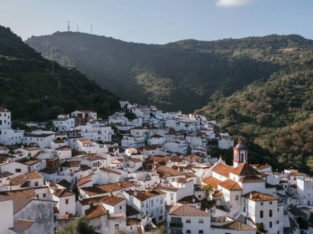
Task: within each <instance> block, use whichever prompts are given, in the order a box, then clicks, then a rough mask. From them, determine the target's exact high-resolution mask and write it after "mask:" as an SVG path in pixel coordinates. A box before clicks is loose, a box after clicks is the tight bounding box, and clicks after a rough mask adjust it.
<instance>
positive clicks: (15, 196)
mask: <svg viewBox="0 0 313 234" xmlns="http://www.w3.org/2000/svg"><path fill="white" fill-rule="evenodd" d="M36 197H37V194H36V193H35V191H34V189H23V190H15V191H4V192H0V201H1V200H13V213H14V214H16V213H17V212H18V211H20V210H21V209H22V208H23V207H25V206H26V205H27V204H28V203H29V202H31V201H32V200H33V199H34V198H36Z"/></svg>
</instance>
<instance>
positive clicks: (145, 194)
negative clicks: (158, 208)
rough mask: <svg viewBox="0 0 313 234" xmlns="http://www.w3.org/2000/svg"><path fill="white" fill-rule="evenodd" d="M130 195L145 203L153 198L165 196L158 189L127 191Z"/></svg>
mask: <svg viewBox="0 0 313 234" xmlns="http://www.w3.org/2000/svg"><path fill="white" fill-rule="evenodd" d="M127 193H128V194H130V195H132V196H133V197H136V198H137V199H138V200H140V201H145V200H147V199H149V198H151V197H155V196H159V195H163V194H164V193H163V192H162V191H160V190H158V189H154V190H151V191H146V190H141V191H127Z"/></svg>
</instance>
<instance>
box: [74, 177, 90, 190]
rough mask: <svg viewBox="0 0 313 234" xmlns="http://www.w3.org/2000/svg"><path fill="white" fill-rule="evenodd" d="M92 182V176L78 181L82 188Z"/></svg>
mask: <svg viewBox="0 0 313 234" xmlns="http://www.w3.org/2000/svg"><path fill="white" fill-rule="evenodd" d="M91 180H92V175H90V176H85V177H82V178H80V179H79V180H78V181H77V186H78V187H80V186H82V185H84V184H87V183H88V182H90V181H91Z"/></svg>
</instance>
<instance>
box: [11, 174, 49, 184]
mask: <svg viewBox="0 0 313 234" xmlns="http://www.w3.org/2000/svg"><path fill="white" fill-rule="evenodd" d="M42 178H43V176H42V175H41V174H40V173H38V172H37V171H34V172H30V173H26V174H24V175H19V176H15V177H13V178H11V180H10V184H11V185H22V184H24V183H25V182H26V181H29V180H34V179H42Z"/></svg>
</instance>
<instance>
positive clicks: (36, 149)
mask: <svg viewBox="0 0 313 234" xmlns="http://www.w3.org/2000/svg"><path fill="white" fill-rule="evenodd" d="M24 149H25V150H26V151H40V148H39V147H35V146H33V147H25V148H24Z"/></svg>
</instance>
